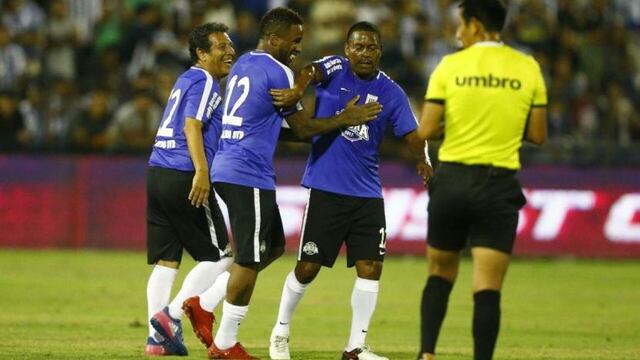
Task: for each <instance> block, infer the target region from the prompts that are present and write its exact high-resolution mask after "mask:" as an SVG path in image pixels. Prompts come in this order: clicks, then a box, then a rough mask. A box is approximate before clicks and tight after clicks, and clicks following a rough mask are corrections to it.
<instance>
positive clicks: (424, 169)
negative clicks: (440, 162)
mask: <svg viewBox="0 0 640 360" xmlns="http://www.w3.org/2000/svg"><path fill="white" fill-rule="evenodd" d="M416 171H417V172H418V175H420V177H422V183H423V184H424V186H425V187H427V186H428V185H429V181H430V180H431V177H432V176H433V167H431V165H429V164H427V163H426V162H424V161H418V163H417V164H416Z"/></svg>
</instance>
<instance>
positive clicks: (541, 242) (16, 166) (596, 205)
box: [0, 156, 640, 258]
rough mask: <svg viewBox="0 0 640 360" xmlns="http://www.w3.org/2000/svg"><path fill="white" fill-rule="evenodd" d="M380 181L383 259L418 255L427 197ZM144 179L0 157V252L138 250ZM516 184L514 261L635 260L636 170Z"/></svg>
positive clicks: (283, 207) (401, 173) (286, 209)
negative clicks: (521, 188)
mask: <svg viewBox="0 0 640 360" xmlns="http://www.w3.org/2000/svg"><path fill="white" fill-rule="evenodd" d="M303 165H304V163H303V162H301V161H283V162H279V164H278V169H277V171H279V175H280V174H283V176H279V179H280V180H281V182H283V183H285V184H288V185H281V186H279V187H278V190H277V196H278V203H279V206H280V212H281V214H282V218H283V222H284V224H283V225H284V230H285V234H286V236H287V244H288V248H289V249H290V250H292V251H297V249H298V246H299V243H298V239H299V235H300V229H301V225H302V224H301V222H302V218H303V213H304V207H305V204H306V201H307V196H308V195H307V190H306V189H304V188H302V187H300V186H298V185H295V182H296V181H297V179H298V176H299V173H300V172H301V171H302V169H303ZM380 171H381V175H382V177H383V182H384V184H385V185H387V187H385V189H384V197H385V207H386V217H387V229H386V232H387V250H388V253H389V254H422V253H424V251H425V239H426V234H427V216H428V214H427V211H426V208H427V203H428V201H429V199H428V194H427V192H426V191H424V189H422V188H420V187H419V186H418V185H417V184H416V183H417V178H415V176H414V175H412V174H411V173H412V170H411V169H410V168H409V167H407V166H405V165H403V164H401V163H393V162H391V163H390V164H389V165H383V166H381V168H380ZM145 173H146V161H145V160H144V159H140V158H127V157H123V158H104V157H50V158H41V157H40V158H36V157H29V156H0V229H1V231H0V246H10V247H67V248H69V247H70V248H121V249H144V247H145V236H146V235H145V201H146V198H145V197H146V195H145ZM521 175H522V176H521V177H522V179H523V181H522V182H523V183H524V184H525V185H526V189H525V194H526V196H527V199H528V202H527V205H526V206H525V207H524V208H523V210H522V211H521V213H520V222H519V226H518V235H517V241H516V247H515V253H516V254H517V255H521V256H576V257H616V258H640V169H638V170H634V169H631V170H630V169H619V170H615V169H614V170H611V169H607V170H606V171H595V170H591V171H582V170H574V169H567V168H564V167H559V168H554V167H547V168H541V169H535V171H530V170H528V171H523V174H521ZM282 179H284V180H282ZM222 205H224V204H222ZM223 212H224V213H226V209H224V206H223Z"/></svg>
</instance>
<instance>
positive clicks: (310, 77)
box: [269, 63, 324, 107]
mask: <svg viewBox="0 0 640 360" xmlns="http://www.w3.org/2000/svg"><path fill="white" fill-rule="evenodd" d="M323 77H324V75H323V73H322V71H320V69H318V65H317V64H315V63H312V64H309V65H307V66H305V67H304V68H302V70H300V72H299V73H298V76H296V80H295V82H294V84H293V87H292V88H287V89H271V90H270V91H269V93H270V94H271V96H273V105H275V106H277V107H289V106H294V105H295V104H296V103H297V102H298V101H300V99H302V96H303V95H304V91H305V89H306V88H307V87H308V86H309V85H312V84H317V83H319V82H321V81H322V80H323Z"/></svg>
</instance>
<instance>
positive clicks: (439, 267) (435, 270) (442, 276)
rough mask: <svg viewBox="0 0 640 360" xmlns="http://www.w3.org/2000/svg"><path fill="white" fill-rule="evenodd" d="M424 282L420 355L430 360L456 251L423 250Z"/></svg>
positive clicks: (446, 301)
mask: <svg viewBox="0 0 640 360" xmlns="http://www.w3.org/2000/svg"><path fill="white" fill-rule="evenodd" d="M427 263H428V274H429V275H428V276H429V277H428V278H427V283H426V285H425V287H424V290H423V291H422V303H421V310H420V313H421V319H422V320H421V334H422V338H421V339H422V340H421V354H423V356H424V359H433V358H434V356H435V349H436V343H437V341H438V336H439V335H440V329H441V328H442V322H443V321H444V317H445V315H446V313H447V307H448V304H449V295H450V294H451V289H452V288H453V284H454V283H455V281H456V278H457V276H458V268H459V264H460V252H459V251H447V250H439V249H437V248H434V247H431V246H428V247H427Z"/></svg>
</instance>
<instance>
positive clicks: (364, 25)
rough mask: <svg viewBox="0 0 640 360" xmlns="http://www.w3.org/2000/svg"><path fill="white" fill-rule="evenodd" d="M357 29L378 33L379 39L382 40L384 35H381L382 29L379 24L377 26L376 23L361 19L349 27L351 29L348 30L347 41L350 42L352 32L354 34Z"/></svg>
mask: <svg viewBox="0 0 640 360" xmlns="http://www.w3.org/2000/svg"><path fill="white" fill-rule="evenodd" d="M356 31H366V32H372V33H374V34H376V36H378V41H379V42H382V37H381V36H380V30H378V27H377V26H375V25H374V24H372V23H370V22H368V21H360V22H357V23H355V24H353V25H351V27H350V28H349V31H347V42H349V39H350V38H351V34H353V33H354V32H356Z"/></svg>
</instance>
